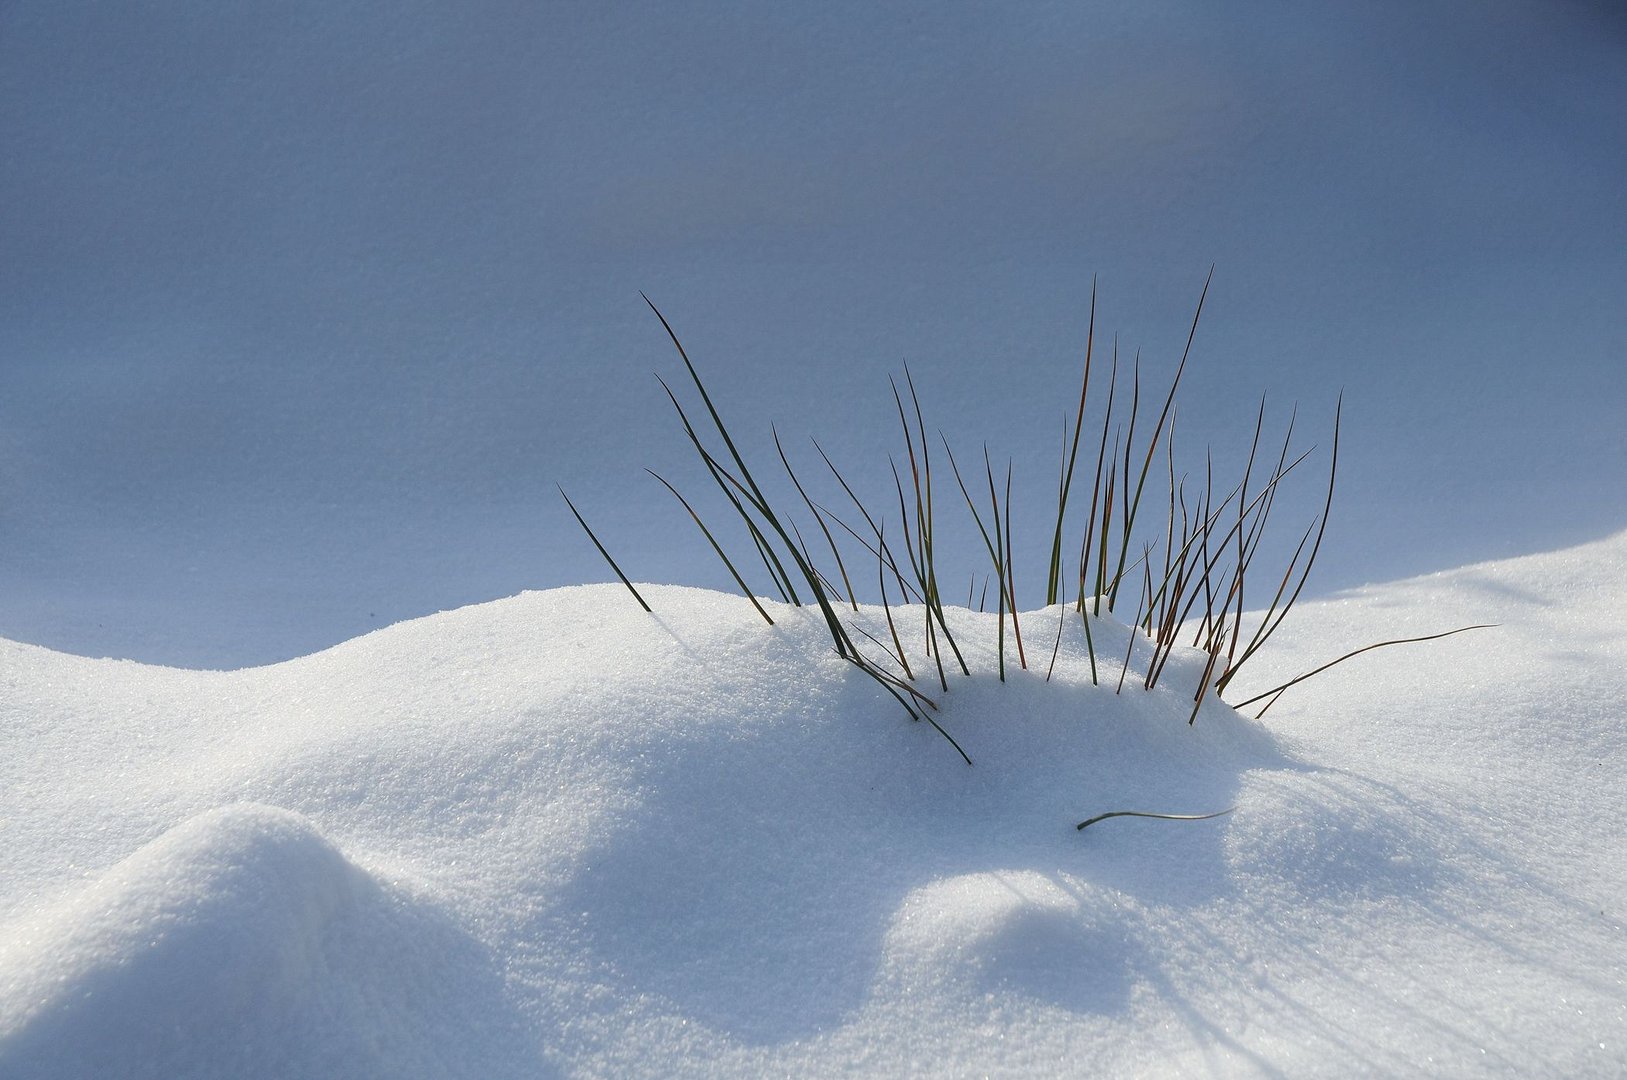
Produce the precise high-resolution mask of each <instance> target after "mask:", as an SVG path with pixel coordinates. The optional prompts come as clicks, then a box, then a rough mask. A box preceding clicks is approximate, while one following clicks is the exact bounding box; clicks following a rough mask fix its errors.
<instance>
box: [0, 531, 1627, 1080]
mask: <svg viewBox="0 0 1627 1080" xmlns="http://www.w3.org/2000/svg"><path fill="white" fill-rule="evenodd" d="M646 595H647V596H648V597H649V599H650V601H651V603H652V605H653V606H654V608H655V612H656V613H655V615H654V616H653V617H651V616H647V615H645V614H644V613H642V612H641V611H639V610H638V609H637V608H636V607H635V606H634V605H633V604H632V603H631V601H630V600H629V598H628V597H627V596H626V594H625V593H624V592H622V591H621V590H620V588H619V587H616V586H587V587H578V588H568V589H559V590H553V591H549V592H543V593H528V594H524V595H521V596H518V597H514V598H512V599H509V600H503V601H498V602H494V603H489V604H482V605H478V606H474V607H468V608H463V609H460V610H457V611H452V612H447V613H444V614H441V615H436V616H432V617H429V618H424V619H418V620H415V621H412V622H409V623H403V624H398V625H396V626H392V627H390V628H387V629H385V630H381V631H378V632H376V633H373V634H370V635H368V636H366V637H363V638H359V639H356V640H353V641H350V642H348V643H346V644H343V645H340V646H338V647H336V648H333V649H330V650H328V651H325V652H322V653H319V654H316V655H312V656H308V657H305V658H302V659H299V660H294V661H290V662H287V663H283V664H278V665H275V666H271V667H265V668H254V669H246V670H241V671H234V672H224V673H222V672H191V671H179V670H171V669H161V668H153V667H147V666H143V665H138V664H133V663H128V662H120V661H111V660H90V659H84V658H79V657H72V656H66V655H62V654H57V653H53V652H50V651H47V650H44V649H41V648H38V647H35V646H29V645H22V644H13V643H9V642H7V643H0V673H3V674H0V678H3V679H4V683H5V691H6V692H5V694H4V697H3V700H0V716H3V724H4V728H3V730H4V732H5V734H4V751H5V752H4V754H0V841H3V847H0V850H3V851H4V853H5V854H4V856H3V862H0V867H3V871H4V872H3V874H0V1076H6V1077H10V1076H19V1077H21V1076H28V1077H45V1078H51V1077H64V1078H66V1077H84V1076H97V1075H119V1076H155V1077H156V1076H164V1077H204V1076H224V1075H230V1076H238V1077H286V1076H296V1075H322V1076H334V1077H350V1076H354V1077H365V1076H384V1075H389V1076H426V1077H428V1076H467V1077H510V1076H513V1077H520V1076H525V1077H532V1076H550V1075H602V1074H609V1073H613V1074H617V1075H649V1076H673V1075H723V1076H732V1075H749V1076H756V1075H762V1074H765V1073H770V1072H773V1073H789V1074H797V1075H830V1074H835V1073H844V1074H857V1075H878V1076H882V1075H903V1074H908V1073H916V1074H928V1073H930V1074H934V1075H950V1076H954V1075H981V1074H998V1075H1013V1076H1015V1075H1036V1074H1039V1075H1043V1074H1070V1075H1193V1074H1201V1075H1208V1074H1214V1073H1218V1074H1221V1075H1257V1074H1272V1073H1283V1074H1288V1075H1295V1076H1302V1075H1352V1074H1362V1073H1375V1074H1394V1073H1398V1072H1400V1073H1433V1074H1442V1073H1444V1074H1450V1075H1482V1074H1484V1075H1510V1076H1516V1075H1517V1076H1530V1075H1568V1076H1578V1075H1595V1076H1602V1075H1619V1074H1620V1072H1621V1071H1622V1070H1623V1069H1627V982H1624V979H1627V975H1624V973H1627V931H1624V928H1623V919H1622V910H1621V907H1620V897H1621V896H1622V895H1624V893H1627V808H1624V806H1623V802H1622V799H1621V797H1620V791H1621V785H1622V782H1623V780H1624V778H1627V725H1624V723H1623V720H1624V719H1627V717H1624V713H1627V704H1624V703H1627V634H1624V633H1623V631H1622V630H1621V629H1620V623H1619V617H1618V616H1619V612H1620V610H1622V605H1623V604H1624V603H1627V534H1622V535H1619V536H1616V537H1614V538H1612V539H1609V540H1606V541H1602V542H1599V543H1596V544H1592V545H1588V546H1586V547H1583V548H1578V549H1574V550H1571V551H1565V552H1559V553H1553V554H1548V555H1540V556H1533V557H1528V558H1523V559H1518V560H1513V561H1509V562H1503V563H1495V564H1485V565H1480V566H1473V567H1467V568H1464V569H1462V570H1457V571H1453V572H1450V573H1444V574H1438V575H1433V576H1431V577H1427V578H1420V579H1414V580H1410V581H1405V582H1400V583H1396V584H1392V585H1387V586H1383V587H1374V588H1369V589H1364V590H1360V591H1357V592H1353V593H1349V594H1345V595H1342V596H1339V597H1336V598H1334V599H1331V600H1327V601H1323V602H1319V603H1315V604H1307V605H1305V606H1304V607H1303V609H1300V610H1297V611H1296V613H1295V618H1294V619H1293V620H1291V621H1290V622H1289V623H1288V624H1287V626H1286V627H1285V629H1284V632H1283V634H1282V635H1280V637H1282V638H1283V639H1285V640H1283V641H1282V642H1281V644H1280V647H1279V648H1275V649H1273V650H1272V651H1271V653H1270V654H1269V655H1262V657H1261V658H1260V660H1259V661H1258V662H1259V664H1260V666H1261V668H1262V670H1260V671H1258V672H1256V673H1255V675H1254V677H1255V678H1256V679H1257V680H1258V685H1259V687H1261V688H1263V687H1265V686H1268V685H1271V683H1272V681H1273V680H1275V681H1281V679H1283V678H1286V677H1288V676H1290V675H1293V674H1295V673H1297V672H1298V671H1300V670H1303V669H1305V668H1308V667H1311V666H1315V664H1317V663H1319V662H1321V661H1323V660H1326V659H1328V658H1330V657H1331V656H1334V655H1337V654H1339V653H1340V652H1343V651H1345V650H1347V649H1348V648H1351V647H1354V646H1356V645H1359V644H1365V643H1367V642H1369V641H1372V640H1376V639H1378V638H1381V637H1398V636H1405V635H1408V634H1412V633H1420V634H1421V633H1428V632H1431V631H1435V630H1440V629H1445V628H1448V627H1450V626H1453V625H1459V624H1462V623H1467V622H1477V621H1494V622H1500V623H1501V624H1502V625H1501V626H1500V627H1499V628H1497V629H1495V630H1488V631H1481V632H1477V633H1475V634H1468V635H1462V636H1460V637H1456V638H1450V639H1446V640H1444V641H1440V642H1434V643H1429V644H1426V645H1419V646H1411V647H1404V648H1398V649H1395V650H1390V651H1388V652H1380V653H1377V654H1374V655H1372V656H1368V657H1363V658H1360V659H1357V660H1355V661H1352V662H1351V663H1350V664H1348V665H1345V666H1344V667H1341V668H1337V669H1334V670H1333V671H1331V672H1329V673H1327V674H1326V675H1324V676H1322V677H1320V678H1318V679H1316V680H1313V681H1311V682H1308V683H1306V684H1304V685H1303V686H1301V687H1296V688H1295V689H1294V690H1293V691H1290V693H1289V695H1287V696H1285V697H1284V698H1283V700H1282V702H1281V703H1280V704H1278V705H1277V706H1276V707H1275V708H1273V710H1272V711H1271V713H1270V714H1269V715H1268V716H1267V717H1266V719H1265V720H1264V721H1261V722H1255V721H1253V720H1250V719H1246V718H1244V717H1241V716H1239V715H1238V714H1236V713H1235V712H1233V711H1231V710H1229V709H1227V708H1225V707H1223V706H1221V705H1219V704H1218V703H1215V702H1212V701H1211V702H1210V703H1209V704H1207V705H1206V706H1205V708H1204V710H1203V711H1202V713H1201V714H1200V715H1199V717H1198V718H1197V722H1196V724H1195V725H1193V726H1190V727H1189V726H1188V725H1187V723H1186V719H1187V715H1188V712H1189V710H1190V694H1191V687H1192V685H1193V684H1194V683H1195V682H1196V680H1197V678H1198V674H1199V671H1200V670H1201V664H1197V663H1195V662H1194V660H1195V656H1188V657H1177V658H1176V662H1175V663H1172V665H1171V667H1170V669H1169V671H1168V673H1166V676H1165V679H1164V681H1163V682H1162V683H1161V684H1160V686H1159V687H1158V688H1157V689H1156V690H1154V691H1153V692H1151V693H1147V692H1144V691H1143V690H1141V689H1140V687H1139V685H1135V684H1133V683H1132V684H1127V685H1126V688H1125V690H1124V692H1123V694H1122V695H1120V694H1115V693H1114V689H1113V687H1114V684H1115V683H1116V681H1117V677H1118V666H1117V665H1118V663H1119V660H1118V658H1119V657H1122V656H1123V650H1124V646H1125V643H1126V641H1127V638H1126V636H1125V635H1126V633H1127V631H1126V630H1124V629H1123V628H1122V627H1119V626H1117V625H1116V624H1110V623H1108V622H1106V621H1104V622H1103V623H1102V624H1100V626H1101V628H1100V629H1099V631H1098V634H1097V641H1098V647H1099V651H1100V652H1101V653H1102V655H1103V659H1102V665H1101V674H1102V681H1103V684H1104V685H1101V686H1092V685H1091V683H1090V678H1089V667H1088V663H1087V660H1086V657H1085V653H1084V646H1083V639H1082V636H1081V635H1079V633H1078V626H1077V624H1076V623H1070V624H1069V626H1068V627H1067V631H1068V632H1067V633H1066V634H1065V635H1064V638H1063V642H1062V646H1061V655H1060V659H1059V660H1058V663H1057V668H1056V673H1055V675H1054V677H1053V678H1052V679H1051V680H1050V681H1049V682H1047V681H1046V680H1045V678H1044V666H1045V665H1044V662H1039V663H1035V662H1034V659H1033V658H1034V656H1035V655H1036V654H1041V653H1043V654H1046V659H1048V653H1049V648H1050V641H1051V635H1052V634H1053V633H1054V631H1055V627H1056V625H1057V624H1056V622H1055V621H1054V620H1055V618H1056V616H1055V612H1054V611H1052V612H1034V613H1030V614H1029V615H1027V616H1025V617H1024V630H1025V633H1026V635H1027V639H1028V646H1029V652H1030V661H1031V665H1032V666H1034V667H1036V668H1037V669H1038V670H1035V671H1029V672H1020V671H1014V672H1013V673H1012V674H1011V677H1010V679H1009V681H1008V682H1007V683H1006V684H1004V685H1002V684H1000V683H999V682H998V681H997V679H996V677H995V674H994V669H995V664H994V656H993V648H994V617H993V616H992V615H976V614H973V613H961V614H960V617H959V624H960V625H959V627H958V628H957V629H958V630H959V631H960V632H961V636H962V639H963V642H965V643H968V644H969V645H970V652H971V655H970V656H969V657H968V659H969V661H970V663H971V664H972V667H973V669H974V671H975V672H976V675H975V677H974V678H972V679H965V678H958V677H956V676H953V675H951V677H950V679H951V691H950V692H949V693H948V694H947V695H939V697H940V699H941V703H942V705H943V709H942V712H941V714H940V722H941V723H942V724H943V726H944V727H945V728H946V729H947V730H948V731H950V732H951V733H952V734H953V735H954V736H955V738H956V739H957V740H958V741H959V742H960V744H961V745H962V746H964V747H965V748H966V750H967V752H968V753H969V754H970V755H971V757H972V758H973V759H974V761H975V765H974V766H973V767H971V768H967V767H966V765H965V764H964V763H962V762H961V760H960V758H959V757H958V755H956V754H955V753H954V751H953V749H952V748H951V747H950V746H949V745H948V743H946V742H945V741H943V740H942V739H941V738H940V737H939V736H938V735H937V734H936V733H934V732H933V731H932V730H931V729H930V728H929V727H927V726H926V725H921V724H912V723H910V722H909V721H908V720H907V719H906V718H904V717H903V715H902V713H901V711H900V710H899V709H898V708H897V706H896V704H895V703H893V702H892V701H891V700H890V699H889V698H887V697H886V696H885V695H883V694H882V693H881V692H880V691H879V690H878V689H877V688H876V687H875V685H874V684H873V683H871V682H869V681H868V680H867V679H865V678H864V677H863V676H862V675H861V674H860V673H858V672H857V671H856V670H854V669H852V668H851V667H850V666H848V665H846V664H844V663H843V662H842V661H840V660H839V659H837V658H836V657H835V656H834V655H833V654H832V653H831V651H830V649H829V647H828V639H825V640H822V636H823V634H824V630H823V627H822V626H821V625H820V621H819V619H818V616H817V615H816V614H815V613H813V612H809V611H798V610H795V609H789V608H783V607H774V608H772V609H771V610H772V611H773V613H774V615H775V617H776V619H777V620H778V625H777V626H775V627H772V628H770V627H768V626H766V625H764V624H763V623H762V622H761V620H759V619H758V618H757V616H756V615H755V613H754V612H753V611H752V610H751V608H750V607H749V606H748V605H747V603H746V602H745V601H744V600H743V599H741V598H738V597H730V596H725V595H721V594H717V593H711V592H705V591H701V590H694V589H686V588H678V587H659V586H657V587H650V588H648V589H647V590H646ZM895 613H896V612H895ZM879 615H880V613H879V612H873V611H867V612H865V613H864V614H863V615H862V618H864V619H868V620H877V619H879ZM905 619H906V620H907V621H908V623H909V625H912V626H913V624H914V614H913V613H910V614H907V615H906V616H905ZM917 636H918V635H917ZM1037 642H1042V643H1043V644H1036V643H1037ZM1273 644H1277V643H1276V642H1274V643H1273ZM919 659H920V658H917V660H919ZM1139 662H1140V657H1139V656H1137V657H1135V658H1134V659H1133V660H1132V668H1133V667H1135V666H1136V664H1137V663H1139ZM918 670H919V669H918ZM1244 689H1245V690H1246V688H1244ZM1231 806H1235V807H1236V810H1235V812H1234V813H1232V814H1230V815H1229V816H1226V817H1222V818H1218V819H1215V820H1211V821H1202V822H1165V821H1149V820H1141V819H1114V820H1111V821H1104V822H1102V823H1100V824H1098V825H1094V826H1092V827H1091V828H1089V829H1087V830H1085V831H1083V832H1079V831H1076V830H1075V829H1074V824H1075V823H1076V822H1078V821H1080V820H1082V819H1083V818H1085V817H1088V816H1091V815H1093V814H1097V813H1101V812H1105V811H1109V810H1119V809H1140V810H1153V811H1166V812H1180V813H1205V812H1211V811H1215V810H1221V809H1225V808H1227V807H1231Z"/></svg>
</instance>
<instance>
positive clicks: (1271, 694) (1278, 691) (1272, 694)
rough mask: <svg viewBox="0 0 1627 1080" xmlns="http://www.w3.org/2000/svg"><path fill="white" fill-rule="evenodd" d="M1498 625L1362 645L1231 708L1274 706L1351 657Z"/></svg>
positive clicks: (1261, 712)
mask: <svg viewBox="0 0 1627 1080" xmlns="http://www.w3.org/2000/svg"><path fill="white" fill-rule="evenodd" d="M1500 625H1502V624H1501V623H1476V624H1474V625H1473V626H1460V627H1458V628H1457V629H1456V630H1446V631H1443V632H1441V633H1439V634H1425V635H1424V636H1423V637H1409V638H1394V639H1393V640H1390V641H1379V642H1374V643H1373V644H1372V645H1364V646H1362V647H1361V648H1359V649H1352V650H1351V651H1350V652H1347V653H1345V654H1344V655H1343V656H1341V657H1339V658H1338V659H1337V660H1329V661H1328V662H1327V663H1325V664H1323V665H1322V666H1321V667H1319V668H1314V669H1312V670H1310V671H1307V672H1306V673H1305V674H1303V675H1296V676H1295V677H1294V678H1292V679H1289V680H1288V681H1287V682H1285V683H1283V684H1282V685H1281V686H1277V687H1273V688H1272V689H1270V690H1267V691H1266V692H1265V693H1263V694H1255V695H1254V696H1253V697H1251V698H1249V699H1248V700H1247V701H1239V702H1238V703H1237V704H1236V705H1233V706H1232V708H1234V709H1242V708H1246V707H1248V706H1250V705H1253V704H1254V703H1255V702H1256V701H1260V700H1263V699H1265V698H1271V699H1272V703H1273V704H1274V703H1275V702H1276V698H1277V697H1280V696H1282V692H1283V691H1284V690H1286V689H1288V688H1289V687H1290V686H1294V685H1296V684H1298V683H1302V682H1304V681H1305V680H1306V679H1309V678H1311V677H1312V676H1313V675H1320V674H1322V672H1324V671H1326V670H1327V669H1328V668H1330V667H1333V666H1334V665H1335V664H1342V663H1344V662H1345V661H1346V660H1349V659H1350V658H1351V657H1353V656H1360V655H1361V654H1362V653H1364V652H1372V651H1373V650H1374V649H1382V648H1385V647H1386V646H1390V645H1410V644H1412V643H1413V642H1415V641H1434V640H1436V639H1437V638H1444V637H1451V636H1452V635H1453V634H1462V633H1466V632H1467V631H1470V630H1491V629H1494V628H1495V627H1497V626H1500ZM1270 707H1271V706H1270V705H1267V706H1266V708H1267V709H1268V708H1270ZM1264 715H1265V709H1261V710H1260V714H1259V716H1256V717H1255V719H1256V720H1258V719H1259V718H1260V716H1264Z"/></svg>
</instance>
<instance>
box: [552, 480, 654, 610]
mask: <svg viewBox="0 0 1627 1080" xmlns="http://www.w3.org/2000/svg"><path fill="white" fill-rule="evenodd" d="M554 486H555V487H559V485H558V484H555V485H554ZM559 495H560V498H562V499H564V500H565V505H566V506H568V507H570V508H571V513H572V514H575V515H576V523H577V524H578V525H580V526H582V531H583V532H585V533H587V534H588V539H589V540H592V541H593V546H594V547H596V548H598V549H599V554H600V555H603V556H604V561H605V562H607V563H609V564H610V569H612V570H614V571H615V572H616V576H617V577H619V578H621V583H622V584H623V585H625V586H627V591H628V592H630V593H632V594H633V599H634V600H637V601H638V606H639V607H641V608H643V609H644V610H645V611H650V605H649V604H647V603H645V602H644V598H643V597H642V596H640V595H639V594H638V590H637V589H635V588H633V583H632V582H631V581H628V580H627V575H626V574H624V573H622V572H621V567H619V566H617V565H616V560H615V559H612V558H611V557H610V552H608V551H606V550H605V548H604V545H603V544H601V543H599V538H598V537H597V536H594V535H593V530H592V529H590V528H588V523H587V522H586V521H584V520H583V519H582V514H581V511H579V510H577V509H576V504H575V503H573V502H571V497H570V496H569V495H566V494H565V489H564V488H563V487H559ZM651 614H654V612H651Z"/></svg>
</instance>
